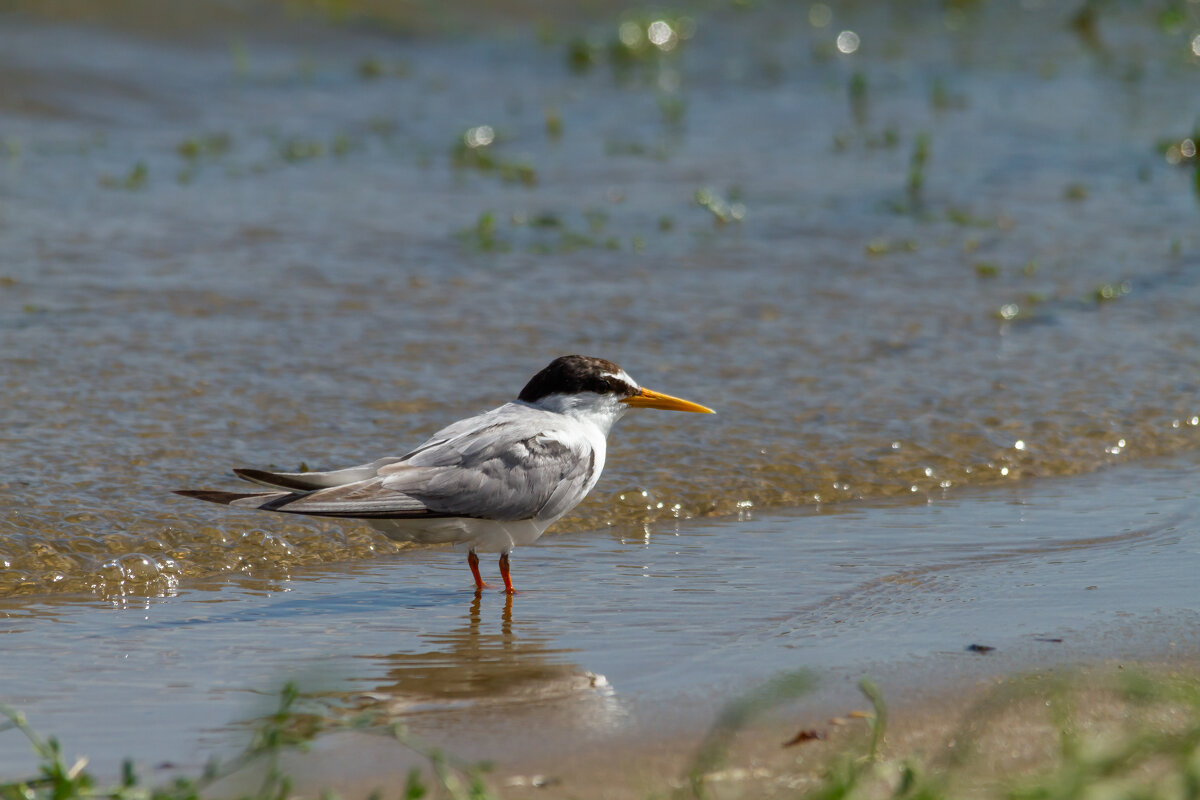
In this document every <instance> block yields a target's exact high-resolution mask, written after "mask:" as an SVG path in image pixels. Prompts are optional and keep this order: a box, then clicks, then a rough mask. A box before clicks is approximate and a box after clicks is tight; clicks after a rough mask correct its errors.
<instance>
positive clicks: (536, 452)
mask: <svg viewBox="0 0 1200 800" xmlns="http://www.w3.org/2000/svg"><path fill="white" fill-rule="evenodd" d="M630 408H659V409H666V410H668V411H691V412H696V413H702V414H712V413H713V410H712V409H711V408H707V407H705V406H702V405H699V404H698V403H693V402H690V401H688V400H682V399H680V398H678V397H672V396H671V395H668V394H662V393H661V392H656V391H653V390H651V389H646V388H643V387H642V386H640V385H639V384H638V382H637V381H635V380H634V379H633V378H631V377H630V376H629V373H627V372H626V371H625V370H623V369H621V368H620V367H618V366H617V365H616V364H614V363H613V362H611V361H606V360H604V359H602V358H592V357H589V356H578V355H572V356H562V357H560V358H556V359H555V360H554V361H552V362H550V365H549V366H547V367H546V368H545V369H543V370H542V371H541V372H539V373H537V374H536V375H534V376H533V378H531V379H530V381H529V383H527V384H526V385H525V388H524V389H522V390H521V393H520V395H518V396H517V399H516V400H514V401H512V402H510V403H505V404H504V405H502V406H500V407H499V408H494V409H492V410H491V411H487V412H484V413H483V414H479V415H478V416H474V417H469V418H467V419H463V420H459V421H458V422H455V423H453V424H452V425H449V426H447V427H445V428H443V429H442V430H440V431H438V432H437V433H435V434H434V435H433V436H432V437H431V438H430V439H429V440H428V441H426V442H425V443H424V444H422V445H421V446H420V447H417V448H416V449H415V450H412V451H411V452H409V453H408V454H407V455H403V456H398V457H393V458H381V459H378V460H377V461H372V462H371V463H369V464H363V465H361V466H357V467H349V468H347V469H339V470H333V471H330V472H267V471H266V470H261V469H235V470H234V471H233V472H234V474H235V475H237V476H238V477H239V478H242V479H244V480H247V481H250V482H252V483H257V484H260V485H262V486H265V487H268V488H269V491H256V492H249V493H247V492H224V491H215V490H208V489H200V490H195V489H183V490H179V491H177V492H176V494H180V495H183V496H185V497H194V498H197V499H199V500H207V501H209V502H212V503H221V504H223V505H228V506H232V507H234V508H249V509H261V510H263V511H280V512H283V513H287V514H305V515H308V516H315V517H338V518H343V519H358V520H363V521H365V522H367V523H369V524H370V525H372V526H373V527H375V528H378V529H379V530H380V531H382V532H383V534H384V535H386V536H387V537H388V538H390V539H394V540H396V541H402V542H416V543H419V544H453V545H456V546H458V547H460V548H463V547H465V548H466V549H467V564H468V565H469V566H470V567H471V574H472V576H474V578H475V589H476V591H481V590H483V589H485V588H487V584H486V583H484V581H483V578H482V577H481V576H480V574H479V556H478V555H476V551H478V550H482V551H484V552H497V551H498V552H499V553H500V576H501V578H503V580H504V590H505V591H506V592H507V593H509V594H512V593H514V591H515V590H514V589H513V585H512V577H511V576H510V574H509V553H510V552H511V551H512V549H513V548H514V547H516V546H518V545H526V544H532V543H533V542H535V541H537V539H538V538H539V537H540V536H541V535H542V534H543V533H544V532H545V531H546V529H547V528H548V527H550V526H551V525H552V524H554V523H555V522H556V521H558V520H559V519H561V518H562V517H563V516H564V515H565V514H566V513H567V512H569V511H570V510H571V509H573V508H574V507H575V506H577V505H579V503H580V501H582V500H583V498H584V497H586V496H587V494H588V492H590V491H591V490H592V488H593V487H594V486H595V485H596V482H597V481H598V480H599V479H600V472H601V471H602V470H603V469H604V455H605V450H606V444H607V438H608V432H609V430H611V428H612V426H613V423H614V422H616V421H617V420H618V419H620V418H621V417H622V416H623V415H624V414H625V412H626V411H627V410H629V409H630Z"/></svg>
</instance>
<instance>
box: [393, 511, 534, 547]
mask: <svg viewBox="0 0 1200 800" xmlns="http://www.w3.org/2000/svg"><path fill="white" fill-rule="evenodd" d="M369 522H370V523H371V526H372V527H373V528H375V529H377V530H379V531H380V532H382V533H383V535H384V536H386V537H388V538H389V539H392V540H394V541H397V542H416V543H417V544H452V545H454V546H455V547H457V548H458V549H460V550H478V551H480V552H484V553H507V552H508V551H509V550H512V549H513V548H514V547H518V546H520V545H526V544H533V543H534V542H536V541H537V540H538V539H539V538H540V537H541V535H542V533H543V532H545V530H546V528H547V527H549V525H550V521H543V520H534V519H523V520H516V521H513V522H498V521H495V520H490V519H468V518H465V517H447V518H445V519H419V520H418V519H373V520H369Z"/></svg>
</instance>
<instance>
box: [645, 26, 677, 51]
mask: <svg viewBox="0 0 1200 800" xmlns="http://www.w3.org/2000/svg"><path fill="white" fill-rule="evenodd" d="M646 38H647V39H649V40H650V44H652V45H654V46H655V47H657V48H658V49H659V50H673V49H674V48H675V42H676V38H675V31H674V29H672V28H671V26H670V25H668V24H667V23H666V22H664V21H663V20H661V19H658V20H655V21H654V22H651V23H650V26H649V27H648V28H646Z"/></svg>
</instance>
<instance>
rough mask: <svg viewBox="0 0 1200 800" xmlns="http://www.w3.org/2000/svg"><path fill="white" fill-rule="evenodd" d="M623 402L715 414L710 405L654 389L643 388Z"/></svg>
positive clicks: (637, 406)
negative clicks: (703, 404)
mask: <svg viewBox="0 0 1200 800" xmlns="http://www.w3.org/2000/svg"><path fill="white" fill-rule="evenodd" d="M621 402H622V403H624V404H625V405H628V406H633V407H634V408H661V409H664V410H666V411H691V412H693V413H696V414H715V413H717V412H715V411H713V410H712V409H711V408H709V407H708V406H702V405H700V404H699V403H693V402H692V401H690V400H684V399H682V398H679V397H672V396H671V395H669V394H663V393H662V392H656V391H654V390H653V389H642V390H641V391H640V392H638V393H637V394H635V395H634V396H633V397H624V398H622V399H621Z"/></svg>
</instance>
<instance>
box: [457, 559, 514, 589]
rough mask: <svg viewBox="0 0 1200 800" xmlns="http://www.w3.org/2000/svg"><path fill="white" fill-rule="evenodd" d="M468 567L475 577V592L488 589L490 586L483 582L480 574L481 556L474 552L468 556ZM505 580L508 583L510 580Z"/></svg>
mask: <svg viewBox="0 0 1200 800" xmlns="http://www.w3.org/2000/svg"><path fill="white" fill-rule="evenodd" d="M467 566H469V567H470V568H471V574H472V575H474V576H475V591H479V590H480V589H486V588H488V585H487V584H486V583H484V582H483V576H482V575H480V574H479V556H477V555H475V551H474V550H472V551H471V552H470V553H468V554H467ZM504 580H505V582H507V581H508V578H507V577H505V579H504Z"/></svg>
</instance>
